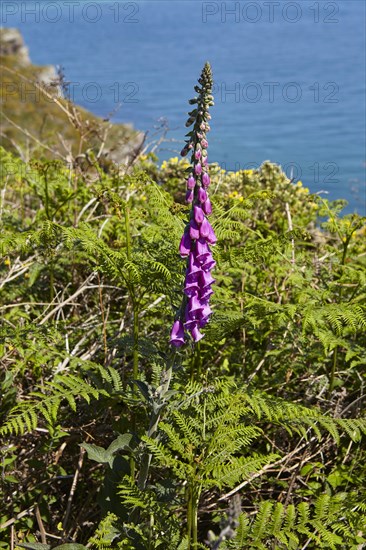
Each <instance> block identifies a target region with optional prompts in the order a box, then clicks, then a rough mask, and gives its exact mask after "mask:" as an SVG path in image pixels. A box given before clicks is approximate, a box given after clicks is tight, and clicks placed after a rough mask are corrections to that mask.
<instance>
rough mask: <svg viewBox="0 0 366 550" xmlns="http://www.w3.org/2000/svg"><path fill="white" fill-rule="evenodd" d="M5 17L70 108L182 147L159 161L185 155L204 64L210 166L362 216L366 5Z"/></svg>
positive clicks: (23, 12) (63, 6)
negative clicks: (54, 71) (47, 68)
mask: <svg viewBox="0 0 366 550" xmlns="http://www.w3.org/2000/svg"><path fill="white" fill-rule="evenodd" d="M7 4H12V5H13V8H12V9H7V8H6V5H7ZM25 4H26V8H25V7H24V5H25ZM14 5H16V7H17V8H18V10H16V9H15V8H14ZM4 6H5V8H6V10H7V11H5V12H4ZM4 6H3V7H2V10H3V12H2V18H3V24H4V25H5V26H17V27H19V28H20V29H21V31H22V33H23V34H24V37H25V40H26V42H27V44H28V45H29V48H30V54H31V58H32V61H33V62H34V63H37V64H54V65H60V66H62V67H64V69H65V73H66V77H67V80H68V81H71V83H72V84H71V86H72V91H73V97H74V99H75V101H77V102H78V103H80V104H81V105H83V106H85V107H86V108H88V109H90V110H91V111H93V112H95V113H96V114H98V115H102V116H106V115H108V114H109V113H111V112H112V111H114V110H115V109H116V107H117V105H118V104H119V103H120V104H121V107H120V109H119V110H118V111H117V112H116V114H115V115H114V120H116V121H121V122H131V123H132V124H133V125H134V126H135V127H136V128H139V129H141V130H149V131H150V135H151V137H152V135H153V132H154V127H155V126H159V125H160V124H161V123H162V119H164V120H165V121H166V123H167V124H168V125H169V128H170V129H171V130H170V132H169V134H168V136H169V137H170V138H172V139H174V140H177V141H172V142H170V143H167V144H165V145H164V148H163V149H162V150H161V151H160V157H161V159H164V158H167V157H168V156H172V155H176V154H177V151H179V150H180V149H181V146H182V143H183V138H184V133H185V128H184V123H185V120H186V112H187V109H188V108H189V107H188V106H187V99H189V98H190V97H192V94H193V85H194V83H195V79H196V78H197V76H198V75H199V73H200V70H201V68H202V66H203V64H204V62H205V61H206V60H209V61H210V62H211V64H212V67H213V71H214V77H215V99H216V104H215V107H214V108H213V110H212V114H213V120H212V132H211V133H210V161H217V162H220V163H221V164H222V165H223V166H224V167H226V168H227V169H229V170H234V169H238V168H243V167H253V166H258V165H260V164H261V163H262V162H263V161H264V160H266V159H269V160H271V161H274V162H277V163H279V164H281V165H282V166H283V167H284V168H285V170H286V172H287V174H288V175H290V174H292V175H293V176H294V177H295V178H297V179H301V180H302V181H303V183H304V185H306V186H308V187H309V188H310V190H311V191H312V192H318V191H323V192H326V193H327V195H325V196H328V197H329V198H331V199H336V198H346V199H347V200H348V201H349V208H348V211H358V212H359V213H361V214H365V213H366V212H365V163H366V154H365V50H366V45H365V2H364V1H363V0H338V1H335V2H328V1H327V2H324V1H319V2H314V1H307V0H298V1H297V2H287V1H283V0H280V1H278V0H277V2H272V1H268V2H266V1H259V0H258V1H241V2H201V1H198V0H197V1H196V0H194V1H189V0H185V1H181V0H175V1H167V0H164V1H162V0H161V1H157V0H149V1H138V2H81V1H79V2H67V1H63V2H48V1H41V2H26V3H24V2H18V3H17V2H5V0H4ZM32 10H33V11H32ZM11 11H17V13H14V15H13V14H12V13H9V12H11ZM4 16H5V17H6V20H4Z"/></svg>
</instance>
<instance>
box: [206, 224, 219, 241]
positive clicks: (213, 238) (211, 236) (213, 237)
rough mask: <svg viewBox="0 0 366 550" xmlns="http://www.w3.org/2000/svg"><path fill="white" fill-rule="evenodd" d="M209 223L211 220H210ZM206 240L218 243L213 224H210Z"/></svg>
mask: <svg viewBox="0 0 366 550" xmlns="http://www.w3.org/2000/svg"><path fill="white" fill-rule="evenodd" d="M208 223H209V222H208ZM206 241H207V242H208V243H210V244H216V243H217V237H216V235H215V232H214V230H213V229H212V226H211V224H210V226H209V228H208V235H207V237H206Z"/></svg>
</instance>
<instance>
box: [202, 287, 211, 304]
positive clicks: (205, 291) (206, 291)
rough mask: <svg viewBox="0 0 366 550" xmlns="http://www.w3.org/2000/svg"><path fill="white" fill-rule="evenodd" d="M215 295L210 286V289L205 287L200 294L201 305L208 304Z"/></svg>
mask: <svg viewBox="0 0 366 550" xmlns="http://www.w3.org/2000/svg"><path fill="white" fill-rule="evenodd" d="M213 293H214V291H213V290H212V288H211V287H210V286H208V287H205V288H204V289H203V291H202V292H201V294H200V300H201V303H202V304H204V303H205V302H207V303H208V301H209V299H210V296H211V295H212V294H213Z"/></svg>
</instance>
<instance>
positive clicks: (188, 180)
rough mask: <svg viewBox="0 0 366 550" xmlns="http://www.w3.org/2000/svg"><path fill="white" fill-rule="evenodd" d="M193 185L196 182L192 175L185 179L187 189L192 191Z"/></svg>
mask: <svg viewBox="0 0 366 550" xmlns="http://www.w3.org/2000/svg"><path fill="white" fill-rule="evenodd" d="M195 185H196V180H195V179H194V177H193V176H192V175H191V176H189V178H188V179H187V188H188V189H194V187H195Z"/></svg>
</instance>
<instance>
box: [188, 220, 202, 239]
mask: <svg viewBox="0 0 366 550" xmlns="http://www.w3.org/2000/svg"><path fill="white" fill-rule="evenodd" d="M189 235H190V237H191V239H199V238H200V228H199V227H198V225H197V222H196V221H195V220H191V221H190V222H189Z"/></svg>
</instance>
